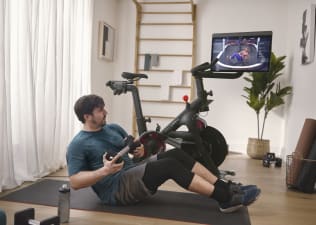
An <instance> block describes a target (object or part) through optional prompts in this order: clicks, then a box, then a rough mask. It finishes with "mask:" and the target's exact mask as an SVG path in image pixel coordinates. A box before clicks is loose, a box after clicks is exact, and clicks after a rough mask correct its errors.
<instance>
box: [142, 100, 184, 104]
mask: <svg viewBox="0 0 316 225" xmlns="http://www.w3.org/2000/svg"><path fill="white" fill-rule="evenodd" d="M141 102H150V103H167V104H174V103H176V104H184V103H185V102H182V101H170V100H141Z"/></svg>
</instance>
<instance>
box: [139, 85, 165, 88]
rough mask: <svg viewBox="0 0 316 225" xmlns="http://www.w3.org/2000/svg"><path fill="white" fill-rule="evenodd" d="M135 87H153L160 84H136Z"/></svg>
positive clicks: (157, 86)
mask: <svg viewBox="0 0 316 225" xmlns="http://www.w3.org/2000/svg"><path fill="white" fill-rule="evenodd" d="M137 87H153V88H160V87H161V85H159V84H137Z"/></svg>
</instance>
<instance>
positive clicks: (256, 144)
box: [247, 138, 270, 159]
mask: <svg viewBox="0 0 316 225" xmlns="http://www.w3.org/2000/svg"><path fill="white" fill-rule="evenodd" d="M268 152H270V140H265V139H262V140H261V139H257V138H248V145H247V154H248V156H249V157H250V158H253V159H263V157H264V156H265V155H266V154H267V153H268Z"/></svg>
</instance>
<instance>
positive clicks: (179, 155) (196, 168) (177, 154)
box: [158, 149, 218, 184]
mask: <svg viewBox="0 0 316 225" xmlns="http://www.w3.org/2000/svg"><path fill="white" fill-rule="evenodd" d="M162 158H174V159H176V160H178V161H179V162H181V163H182V164H183V166H184V167H185V168H186V169H188V170H190V171H192V172H193V173H195V174H197V175H199V176H200V177H202V178H203V179H204V180H206V181H208V182H209V183H211V184H215V182H216V181H217V179H218V178H217V177H216V176H215V175H214V174H212V173H211V172H210V171H209V170H208V169H206V168H205V167H204V166H203V165H202V164H201V163H199V162H197V161H195V160H194V159H193V158H192V157H191V156H189V155H188V154H187V153H186V152H184V151H182V150H180V149H172V150H169V151H166V152H164V153H161V154H159V155H158V160H159V159H162Z"/></svg>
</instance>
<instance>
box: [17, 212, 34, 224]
mask: <svg viewBox="0 0 316 225" xmlns="http://www.w3.org/2000/svg"><path fill="white" fill-rule="evenodd" d="M34 217H35V209H34V208H27V209H24V210H21V211H18V212H16V213H15V214H14V225H29V220H30V219H34Z"/></svg>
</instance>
